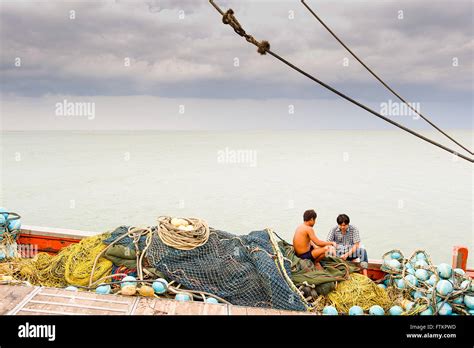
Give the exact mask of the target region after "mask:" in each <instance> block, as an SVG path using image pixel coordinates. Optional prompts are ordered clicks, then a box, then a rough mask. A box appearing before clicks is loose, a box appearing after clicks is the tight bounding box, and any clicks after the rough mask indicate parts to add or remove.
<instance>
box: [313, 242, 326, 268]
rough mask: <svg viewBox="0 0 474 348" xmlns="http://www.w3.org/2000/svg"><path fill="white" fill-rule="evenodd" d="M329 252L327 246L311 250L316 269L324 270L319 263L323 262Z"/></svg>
mask: <svg viewBox="0 0 474 348" xmlns="http://www.w3.org/2000/svg"><path fill="white" fill-rule="evenodd" d="M328 250H329V248H328V247H327V246H325V247H322V248H314V249H313V250H311V255H312V256H313V259H314V266H315V267H316V269H320V270H322V269H323V267H322V266H321V264H320V263H319V261H321V260H322V259H323V258H324V257H325V256H326V253H327V252H328Z"/></svg>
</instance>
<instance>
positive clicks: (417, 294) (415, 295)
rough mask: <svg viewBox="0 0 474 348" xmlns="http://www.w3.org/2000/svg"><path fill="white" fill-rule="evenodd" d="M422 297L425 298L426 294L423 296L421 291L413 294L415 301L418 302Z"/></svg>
mask: <svg viewBox="0 0 474 348" xmlns="http://www.w3.org/2000/svg"><path fill="white" fill-rule="evenodd" d="M422 297H425V294H423V293H422V292H421V291H415V293H414V294H413V298H414V299H415V300H417V299H419V298H422Z"/></svg>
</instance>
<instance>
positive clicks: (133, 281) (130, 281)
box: [120, 276, 137, 288]
mask: <svg viewBox="0 0 474 348" xmlns="http://www.w3.org/2000/svg"><path fill="white" fill-rule="evenodd" d="M130 285H132V286H136V285H137V278H135V277H133V276H126V277H123V279H122V283H121V284H120V287H121V288H124V287H126V286H130Z"/></svg>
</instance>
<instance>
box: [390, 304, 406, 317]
mask: <svg viewBox="0 0 474 348" xmlns="http://www.w3.org/2000/svg"><path fill="white" fill-rule="evenodd" d="M388 312H389V313H390V315H401V314H402V313H403V308H402V307H400V306H392V307H391V308H390V309H389V310H388Z"/></svg>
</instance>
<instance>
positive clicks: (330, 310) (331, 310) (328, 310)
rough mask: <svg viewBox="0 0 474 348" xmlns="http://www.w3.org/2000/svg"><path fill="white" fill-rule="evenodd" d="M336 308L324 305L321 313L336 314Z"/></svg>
mask: <svg viewBox="0 0 474 348" xmlns="http://www.w3.org/2000/svg"><path fill="white" fill-rule="evenodd" d="M337 314H338V313H337V309H336V308H334V307H333V306H326V307H324V309H323V315H337Z"/></svg>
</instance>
